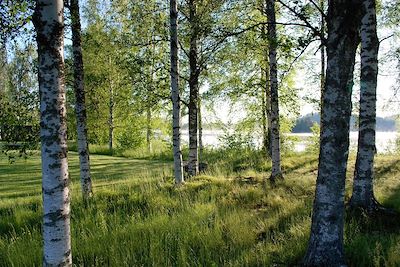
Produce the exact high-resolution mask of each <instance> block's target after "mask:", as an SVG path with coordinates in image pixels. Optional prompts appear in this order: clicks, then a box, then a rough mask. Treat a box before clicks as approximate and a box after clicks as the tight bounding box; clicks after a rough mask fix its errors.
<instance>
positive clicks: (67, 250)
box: [33, 0, 72, 266]
mask: <svg viewBox="0 0 400 267" xmlns="http://www.w3.org/2000/svg"><path fill="white" fill-rule="evenodd" d="M63 9H64V2H63V1H62V0H57V1H55V0H37V1H36V8H35V13H34V18H33V21H34V25H35V28H36V33H37V36H36V40H37V45H38V56H39V59H38V80H39V94H40V114H41V116H40V140H41V144H42V148H41V153H42V154H41V157H42V175H43V178H42V192H43V211H44V216H43V241H44V248H43V252H44V257H43V266H72V257H71V233H70V200H71V196H70V190H69V176H68V159H67V126H66V110H65V85H64V39H63V38H64V36H63V34H64V15H63V14H64V13H63V12H64V11H63Z"/></svg>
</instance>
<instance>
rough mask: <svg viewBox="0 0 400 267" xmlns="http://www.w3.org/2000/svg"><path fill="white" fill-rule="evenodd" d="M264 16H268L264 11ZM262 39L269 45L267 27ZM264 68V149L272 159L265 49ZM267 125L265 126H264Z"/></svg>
mask: <svg viewBox="0 0 400 267" xmlns="http://www.w3.org/2000/svg"><path fill="white" fill-rule="evenodd" d="M261 10H266V8H264V6H263V5H262V6H261ZM262 15H263V16H264V15H266V14H265V13H264V12H263V11H262ZM261 39H262V40H263V41H264V44H268V39H267V35H266V33H265V25H263V26H262V28H261ZM263 66H264V67H262V68H261V80H262V81H263V83H264V84H263V87H262V88H263V90H262V101H263V103H262V105H263V114H264V115H263V147H264V150H265V155H266V156H269V157H271V156H272V150H271V124H272V123H271V94H270V91H269V89H270V75H269V49H268V47H266V48H265V51H264V64H263ZM264 124H265V126H264Z"/></svg>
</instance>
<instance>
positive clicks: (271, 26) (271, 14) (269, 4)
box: [266, 0, 283, 182]
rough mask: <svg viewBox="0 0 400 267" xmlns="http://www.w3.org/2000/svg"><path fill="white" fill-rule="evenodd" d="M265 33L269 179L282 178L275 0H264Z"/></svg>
mask: <svg viewBox="0 0 400 267" xmlns="http://www.w3.org/2000/svg"><path fill="white" fill-rule="evenodd" d="M266 14H267V21H268V27H267V35H268V40H269V52H268V56H269V76H270V90H269V91H270V101H271V102H270V103H271V107H270V112H271V115H270V118H271V119H270V120H271V139H270V140H271V158H272V173H271V181H272V182H274V181H275V180H276V179H277V178H283V176H282V170H281V152H280V137H279V134H280V130H279V97H278V69H277V58H276V56H277V45H278V43H277V42H278V39H277V36H276V19H275V0H266Z"/></svg>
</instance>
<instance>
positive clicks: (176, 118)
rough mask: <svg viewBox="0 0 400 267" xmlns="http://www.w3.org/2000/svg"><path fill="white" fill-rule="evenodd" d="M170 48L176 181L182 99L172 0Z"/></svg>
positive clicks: (173, 2) (179, 178)
mask: <svg viewBox="0 0 400 267" xmlns="http://www.w3.org/2000/svg"><path fill="white" fill-rule="evenodd" d="M170 35H171V40H170V50H171V99H172V144H173V153H174V174H175V183H176V184H181V183H183V182H184V180H183V167H182V151H181V106H180V105H181V103H180V102H181V101H180V93H179V65H178V4H177V2H176V0H170Z"/></svg>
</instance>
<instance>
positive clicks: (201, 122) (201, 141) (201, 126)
mask: <svg viewBox="0 0 400 267" xmlns="http://www.w3.org/2000/svg"><path fill="white" fill-rule="evenodd" d="M197 107H198V110H197V111H198V116H197V117H198V119H199V162H201V161H202V159H203V150H204V147H203V121H202V118H201V99H200V97H199V98H198V104H197Z"/></svg>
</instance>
